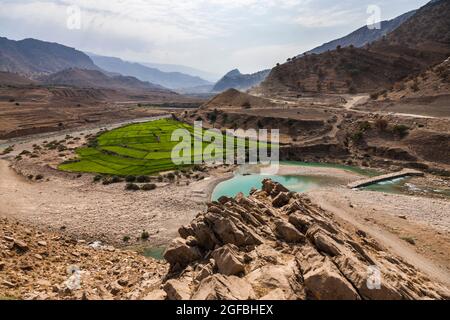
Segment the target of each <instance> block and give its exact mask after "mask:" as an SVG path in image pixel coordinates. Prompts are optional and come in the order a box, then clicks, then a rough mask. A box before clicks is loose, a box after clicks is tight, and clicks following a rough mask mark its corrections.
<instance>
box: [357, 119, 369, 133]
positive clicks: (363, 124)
mask: <svg viewBox="0 0 450 320" xmlns="http://www.w3.org/2000/svg"><path fill="white" fill-rule="evenodd" d="M370 128H372V126H371V125H370V122H369V121H363V122H360V123H359V131H362V132H364V131H367V130H369V129H370Z"/></svg>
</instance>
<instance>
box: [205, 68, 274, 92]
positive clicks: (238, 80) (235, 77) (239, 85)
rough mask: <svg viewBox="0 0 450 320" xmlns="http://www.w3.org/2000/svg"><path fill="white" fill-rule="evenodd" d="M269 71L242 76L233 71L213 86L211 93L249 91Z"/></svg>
mask: <svg viewBox="0 0 450 320" xmlns="http://www.w3.org/2000/svg"><path fill="white" fill-rule="evenodd" d="M270 71H271V70H270V69H266V70H262V71H259V72H255V73H252V74H242V73H241V72H240V71H239V69H233V70H231V71H230V72H228V73H227V74H225V75H224V76H223V77H222V79H220V80H219V81H218V82H217V83H216V84H215V85H214V88H213V92H223V91H226V90H228V89H238V90H247V89H250V88H252V87H254V86H257V85H259V84H260V83H261V82H262V81H264V79H265V78H266V77H267V76H268V75H269V73H270Z"/></svg>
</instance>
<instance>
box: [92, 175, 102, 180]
mask: <svg viewBox="0 0 450 320" xmlns="http://www.w3.org/2000/svg"><path fill="white" fill-rule="evenodd" d="M93 180H94V182H99V181H100V180H102V176H101V175H96V176H95V177H94V179H93Z"/></svg>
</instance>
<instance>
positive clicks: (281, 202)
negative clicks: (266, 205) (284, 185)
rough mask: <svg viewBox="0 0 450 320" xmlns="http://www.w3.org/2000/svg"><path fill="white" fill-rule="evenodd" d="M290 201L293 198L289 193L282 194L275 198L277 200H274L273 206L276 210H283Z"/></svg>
mask: <svg viewBox="0 0 450 320" xmlns="http://www.w3.org/2000/svg"><path fill="white" fill-rule="evenodd" d="M290 200H291V196H290V194H289V193H288V192H281V193H279V194H278V195H277V196H276V197H275V199H273V200H272V205H273V206H274V207H275V208H281V207H284V206H285V205H287V204H289V201H290Z"/></svg>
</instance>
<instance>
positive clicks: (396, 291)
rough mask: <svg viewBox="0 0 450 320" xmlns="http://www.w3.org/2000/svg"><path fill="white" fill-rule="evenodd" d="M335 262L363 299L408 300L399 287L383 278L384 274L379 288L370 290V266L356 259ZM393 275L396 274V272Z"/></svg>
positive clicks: (340, 258)
mask: <svg viewBox="0 0 450 320" xmlns="http://www.w3.org/2000/svg"><path fill="white" fill-rule="evenodd" d="M333 261H334V262H335V263H336V265H337V266H338V267H339V270H340V271H341V272H342V273H343V274H344V275H345V277H346V278H347V279H349V280H350V281H351V282H352V284H353V285H354V286H355V287H356V288H357V289H358V292H359V293H360V294H361V295H362V297H363V298H365V299H370V300H401V299H402V298H407V296H402V293H401V291H400V290H401V289H400V288H399V286H393V285H391V284H390V283H389V282H388V281H387V279H386V277H383V273H382V272H380V276H381V279H380V283H379V284H380V286H379V288H369V286H368V284H369V282H368V280H369V276H370V274H369V271H370V266H369V265H365V264H363V263H362V262H361V261H359V260H358V259H357V258H356V257H349V256H338V257H335V258H334V259H333ZM397 272H398V273H399V274H401V273H402V271H400V270H397ZM393 273H394V274H395V271H393Z"/></svg>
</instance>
